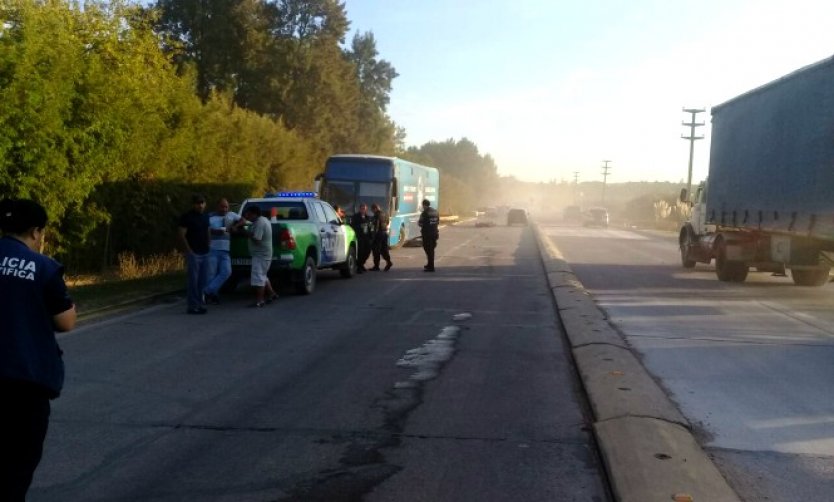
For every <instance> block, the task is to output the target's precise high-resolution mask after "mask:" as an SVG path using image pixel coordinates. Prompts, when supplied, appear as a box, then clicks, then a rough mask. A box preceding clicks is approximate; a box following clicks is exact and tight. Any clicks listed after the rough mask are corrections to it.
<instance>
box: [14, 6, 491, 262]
mask: <svg viewBox="0 0 834 502" xmlns="http://www.w3.org/2000/svg"><path fill="white" fill-rule="evenodd" d="M349 27H350V22H349V20H348V19H347V12H346V9H345V4H344V2H340V1H337V0H212V1H210V2H206V1H204V0H158V1H157V3H155V4H152V5H149V6H144V5H140V4H137V3H133V2H131V1H126V0H112V1H93V0H90V1H86V2H78V1H73V0H6V1H4V2H3V4H2V6H0V196H3V197H8V196H11V197H29V198H35V199H37V200H39V201H40V202H41V203H43V204H44V206H45V207H46V208H47V210H48V213H49V215H50V219H51V221H53V222H55V224H54V225H53V227H52V229H51V231H50V234H49V240H48V244H49V250H48V251H49V252H51V253H53V254H57V255H59V257H62V258H64V259H66V260H68V261H69V262H70V263H73V264H75V265H76V266H77V267H79V268H90V267H93V266H96V265H97V264H106V263H107V262H108V261H109V260H110V259H111V258H112V257H114V256H116V255H117V254H118V253H119V252H121V251H125V250H129V251H130V250H134V249H141V252H142V253H153V252H163V251H165V250H167V249H170V248H171V246H172V245H173V240H172V239H171V234H169V233H168V232H161V233H160V232H157V233H154V231H153V230H152V228H158V227H159V225H158V224H159V223H162V224H163V225H168V224H170V225H171V226H173V223H172V222H171V221H167V220H166V221H161V222H160V221H158V220H159V219H160V218H163V219H167V218H171V219H172V218H173V214H175V213H176V212H177V211H180V210H182V209H184V208H185V207H187V206H188V203H187V197H188V195H189V194H190V192H191V191H194V190H196V189H200V190H201V191H204V192H206V193H207V195H209V196H213V195H218V196H219V195H227V196H229V197H240V198H242V197H246V196H248V195H252V194H259V193H263V192H264V191H266V190H268V189H279V188H287V189H302V188H307V187H309V186H310V185H311V183H312V180H313V178H314V176H315V175H316V174H317V173H318V172H320V171H321V169H322V166H323V165H324V161H325V160H326V158H327V157H328V156H329V155H331V154H334V153H369V154H377V155H399V156H402V157H406V158H409V159H410V160H416V161H418V162H422V163H426V164H428V165H433V166H436V167H439V168H440V169H441V177H442V183H443V185H442V188H441V190H442V192H441V200H442V201H443V200H446V201H448V204H449V207H447V208H445V211H447V212H451V211H454V210H457V208H458V207H460V208H463V207H466V205H467V204H469V205H474V200H475V198H474V194H476V193H479V192H480V191H481V190H482V189H485V188H486V187H487V186H488V185H489V184H490V183H491V180H492V179H493V178H495V177H496V174H495V173H496V168H495V163H494V162H493V161H492V159H491V158H490V157H489V156H485V155H481V154H480V153H479V152H478V150H477V147H476V146H475V145H474V144H473V143H472V142H470V141H468V140H465V139H464V140H460V141H455V140H448V141H446V142H431V143H428V144H426V145H423V146H422V147H419V148H418V147H412V148H409V149H407V150H406V149H405V147H404V140H405V131H404V130H403V129H402V128H400V127H398V126H397V125H396V124H395V123H394V121H393V120H392V119H391V117H390V116H389V115H388V112H387V106H388V103H389V97H390V92H391V89H392V83H393V81H394V79H395V78H396V77H397V72H396V70H395V68H394V67H393V65H392V64H391V63H389V62H388V61H385V60H384V59H382V58H380V55H379V53H378V51H377V48H376V40H375V38H374V36H373V33H371V32H367V33H356V34H355V35H354V36H353V37H352V39H351V40H350V42H348V41H347V40H346V38H347V35H348V33H349ZM476 184H483V186H475V185H476ZM442 209H444V208H442ZM154 220H157V221H154ZM142 222H145V223H144V224H145V225H146V226H147V227H148V228H146V229H145V230H142V228H140V227H141V225H140V224H142ZM154 224H156V225H154ZM131 227H136V228H137V231H136V232H135V234H136V235H133V233H131V232H125V231H124V229H125V228H131ZM114 228H115V229H117V230H119V231H118V232H114ZM119 235H120V236H121V237H120V238H118V239H115V237H116V236H119ZM94 247H97V248H99V249H97V251H96V252H93V253H91V252H90V249H91V248H94ZM101 248H103V249H101ZM89 256H95V257H96V258H95V259H94V260H89V259H88V257H89ZM88 262H89V263H88Z"/></svg>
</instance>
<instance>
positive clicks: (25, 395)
mask: <svg viewBox="0 0 834 502" xmlns="http://www.w3.org/2000/svg"><path fill="white" fill-rule="evenodd" d="M9 387H10V386H7V385H2V386H0V403H2V404H0V408H2V409H3V411H2V413H0V445H2V446H0V500H3V501H4V502H5V501H9V502H18V501H20V502H23V501H24V500H25V499H26V491H27V490H29V485H30V484H31V483H32V475H33V474H34V473H35V468H36V467H37V466H38V463H39V462H40V461H41V454H42V452H43V440H44V438H45V437H46V428H47V425H48V424H49V399H48V398H47V397H46V395H45V394H43V393H41V392H32V391H30V389H28V388H24V389H20V390H18V389H16V388H9Z"/></svg>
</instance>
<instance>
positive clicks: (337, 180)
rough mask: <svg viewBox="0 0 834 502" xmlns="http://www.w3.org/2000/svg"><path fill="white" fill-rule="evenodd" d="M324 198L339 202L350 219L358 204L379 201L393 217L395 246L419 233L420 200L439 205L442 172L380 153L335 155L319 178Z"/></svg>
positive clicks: (393, 241) (393, 240)
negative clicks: (380, 154)
mask: <svg viewBox="0 0 834 502" xmlns="http://www.w3.org/2000/svg"><path fill="white" fill-rule="evenodd" d="M316 181H317V184H318V187H317V189H318V190H319V191H320V193H321V198H322V200H325V201H327V202H329V203H330V204H333V205H338V206H339V207H341V208H342V209H343V210H344V211H345V215H346V217H347V220H348V221H350V217H351V216H352V215H353V214H355V213H356V212H357V211H358V210H359V204H361V203H363V202H364V203H365V204H367V205H368V212H370V210H371V204H373V203H374V202H376V203H377V204H379V206H380V207H381V208H382V210H383V211H385V212H386V213H387V214H388V215H389V216H390V218H391V226H390V241H389V244H390V245H391V246H392V247H398V246H402V245H403V244H405V242H406V241H409V240H411V239H415V238H417V237H419V236H420V227H419V226H418V225H417V221H418V220H419V219H420V209H421V205H420V204H421V203H422V202H423V200H424V199H426V200H428V201H429V202H431V205H432V207H434V208H435V209H438V208H439V203H440V198H439V195H440V175H439V173H438V171H437V169H435V168H433V167H427V166H422V165H420V164H415V163H413V162H408V161H406V160H402V159H398V158H396V157H380V156H377V155H356V154H352V155H333V156H332V157H330V158H329V159H327V163H326V164H325V168H324V173H322V174H320V175H319V176H318V177H317V178H316Z"/></svg>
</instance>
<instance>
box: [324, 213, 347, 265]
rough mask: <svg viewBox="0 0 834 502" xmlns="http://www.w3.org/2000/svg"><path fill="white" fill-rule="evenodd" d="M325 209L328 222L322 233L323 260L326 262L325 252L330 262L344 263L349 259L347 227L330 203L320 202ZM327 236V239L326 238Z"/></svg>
mask: <svg viewBox="0 0 834 502" xmlns="http://www.w3.org/2000/svg"><path fill="white" fill-rule="evenodd" d="M318 204H320V205H321V207H322V209H323V210H324V215H325V218H326V219H327V223H325V225H324V228H323V230H324V232H323V233H322V236H323V237H322V246H321V248H322V252H323V253H322V262H324V254H325V253H326V255H327V258H328V262H327V263H328V264H330V265H332V264H337V263H342V262H344V261H345V260H347V251H346V249H345V229H344V226H343V225H342V223H341V221H340V219H339V216H338V215H337V214H336V211H334V210H333V208H332V207H330V205H329V204H325V203H322V202H319V203H318ZM324 236H326V239H327V241H326V242H325V241H324V239H325V237H324Z"/></svg>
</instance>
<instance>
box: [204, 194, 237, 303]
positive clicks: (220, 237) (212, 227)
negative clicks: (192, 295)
mask: <svg viewBox="0 0 834 502" xmlns="http://www.w3.org/2000/svg"><path fill="white" fill-rule="evenodd" d="M238 220H240V216H238V215H237V214H235V213H233V212H231V211H229V201H228V200H226V199H220V200H219V201H218V202H217V211H215V212H213V213H211V214H209V231H210V232H211V242H210V244H209V248H210V251H209V264H208V284H207V285H206V289H205V290H204V291H203V293H204V294H205V298H206V301H207V302H208V303H211V304H213V305H217V304H219V303H220V294H219V293H220V288H221V287H222V286H223V284H224V283H225V282H226V280H228V279H229V277H231V275H232V259H231V258H230V256H229V243H230V236H229V229H230V228H231V227H232V225H234V224H235V223H237V221H238Z"/></svg>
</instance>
